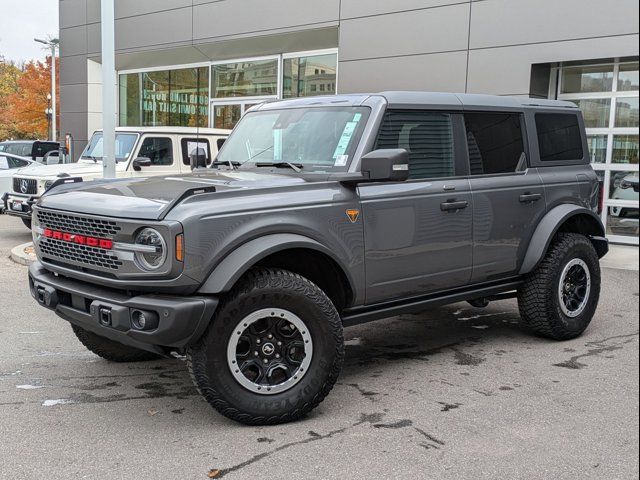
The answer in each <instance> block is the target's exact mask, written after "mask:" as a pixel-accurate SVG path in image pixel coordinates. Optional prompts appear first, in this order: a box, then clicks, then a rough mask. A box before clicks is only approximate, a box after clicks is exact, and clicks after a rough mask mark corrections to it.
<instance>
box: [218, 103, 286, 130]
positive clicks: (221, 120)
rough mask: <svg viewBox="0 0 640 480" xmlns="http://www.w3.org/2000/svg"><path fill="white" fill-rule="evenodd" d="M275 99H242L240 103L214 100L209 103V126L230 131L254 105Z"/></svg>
mask: <svg viewBox="0 0 640 480" xmlns="http://www.w3.org/2000/svg"><path fill="white" fill-rule="evenodd" d="M274 99H275V97H265V98H251V99H245V98H243V99H242V100H241V101H238V99H234V100H233V101H231V100H225V101H220V100H214V101H212V102H211V108H210V109H209V111H210V112H211V122H210V125H211V126H212V127H213V128H227V129H232V128H233V127H235V126H236V123H238V120H240V118H241V117H242V116H243V115H244V114H245V112H246V111H247V110H249V109H250V108H251V107H253V106H254V105H257V104H259V103H262V102H265V101H267V100H274Z"/></svg>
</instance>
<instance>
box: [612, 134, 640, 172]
mask: <svg viewBox="0 0 640 480" xmlns="http://www.w3.org/2000/svg"><path fill="white" fill-rule="evenodd" d="M611 156H612V158H611V162H612V163H627V164H635V165H637V164H638V135H614V136H613V152H612V155H611Z"/></svg>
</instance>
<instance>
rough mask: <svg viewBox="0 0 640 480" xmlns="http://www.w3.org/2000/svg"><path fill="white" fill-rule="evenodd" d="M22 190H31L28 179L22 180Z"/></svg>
mask: <svg viewBox="0 0 640 480" xmlns="http://www.w3.org/2000/svg"><path fill="white" fill-rule="evenodd" d="M20 191H21V192H22V193H27V192H28V191H29V182H27V181H26V180H20Z"/></svg>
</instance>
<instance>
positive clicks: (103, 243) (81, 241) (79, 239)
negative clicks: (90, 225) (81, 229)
mask: <svg viewBox="0 0 640 480" xmlns="http://www.w3.org/2000/svg"><path fill="white" fill-rule="evenodd" d="M43 234H44V236H45V237H47V238H51V239H53V240H61V241H63V242H68V243H77V244H78V245H86V246H87V247H97V248H103V249H105V250H111V249H112V248H113V242H112V241H111V240H107V239H106V238H96V237H88V236H86V235H76V234H73V233H67V232H59V231H57V230H51V229H50V228H45V229H44V232H43Z"/></svg>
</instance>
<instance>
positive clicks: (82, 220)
mask: <svg viewBox="0 0 640 480" xmlns="http://www.w3.org/2000/svg"><path fill="white" fill-rule="evenodd" d="M36 215H38V221H39V222H40V226H41V227H42V228H50V229H51V230H58V231H61V232H68V233H75V234H78V235H88V236H91V237H98V238H113V237H114V236H115V235H116V234H117V233H118V232H119V231H120V230H121V228H120V227H119V226H118V224H117V222H114V221H112V220H102V219H97V218H88V217H82V216H80V215H71V214H68V213H55V212H50V211H46V210H38V211H37V213H36Z"/></svg>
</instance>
